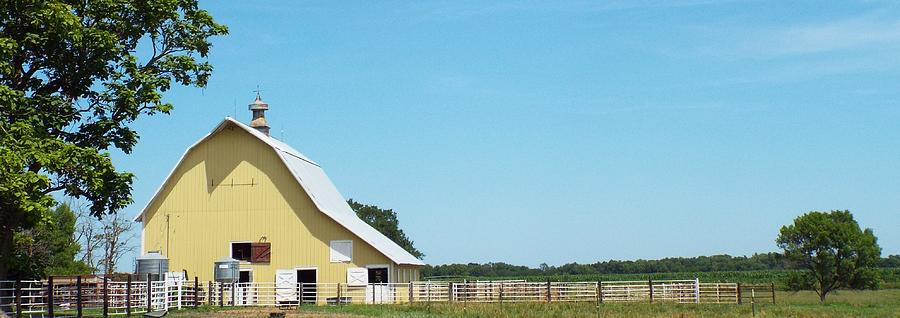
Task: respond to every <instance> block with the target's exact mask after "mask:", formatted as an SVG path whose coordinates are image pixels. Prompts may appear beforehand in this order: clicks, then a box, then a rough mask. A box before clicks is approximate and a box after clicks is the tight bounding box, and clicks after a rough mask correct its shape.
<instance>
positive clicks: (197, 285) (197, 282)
mask: <svg viewBox="0 0 900 318" xmlns="http://www.w3.org/2000/svg"><path fill="white" fill-rule="evenodd" d="M199 304H200V279H199V278H197V276H194V309H197V306H198V305H199Z"/></svg>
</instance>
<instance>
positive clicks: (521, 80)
mask: <svg viewBox="0 0 900 318" xmlns="http://www.w3.org/2000/svg"><path fill="white" fill-rule="evenodd" d="M202 7H205V8H206V9H208V10H210V11H211V12H212V14H213V15H214V16H215V17H216V18H217V19H218V20H219V21H220V22H222V23H225V24H227V25H228V26H229V28H230V31H231V34H230V35H229V36H227V37H223V38H218V39H216V40H215V42H214V43H215V47H214V48H213V50H212V54H211V56H210V58H209V60H210V61H211V62H212V63H213V64H214V65H215V67H216V70H215V74H214V75H213V77H212V79H211V80H210V82H209V86H208V87H207V88H205V89H202V90H201V89H195V88H176V89H173V90H172V91H170V92H169V93H168V94H167V95H166V98H167V100H168V101H171V102H173V103H174V104H175V106H176V107H175V110H174V111H173V113H172V114H171V115H169V116H155V117H150V118H145V119H141V120H140V121H139V122H137V123H136V127H137V128H138V129H139V131H140V132H141V142H140V143H139V144H138V145H137V147H136V148H135V150H134V152H133V153H132V154H130V155H122V154H119V153H116V154H114V160H115V162H116V164H117V165H118V166H119V167H120V168H122V169H124V170H127V171H132V172H134V173H135V174H136V175H137V180H136V182H135V184H134V199H135V203H134V204H133V205H131V206H130V207H129V208H127V209H126V211H125V213H128V214H129V215H134V214H136V213H138V210H139V209H140V208H141V207H142V206H143V205H144V204H145V203H146V202H147V200H149V198H150V196H151V195H152V193H153V191H154V190H155V189H156V188H157V187H158V186H159V184H160V183H161V182H162V181H163V178H164V177H165V176H166V174H167V173H168V172H169V170H170V169H171V168H172V166H173V165H174V164H175V162H176V161H177V160H178V158H179V157H180V156H181V154H182V153H183V152H184V150H185V149H186V148H187V147H188V146H189V145H190V144H192V143H193V142H195V141H196V140H197V139H199V138H200V137H202V136H203V135H204V134H206V133H207V132H208V131H209V130H210V129H212V128H213V127H214V126H215V125H216V124H217V123H218V122H219V121H220V120H221V119H222V118H223V117H224V116H236V118H238V119H240V120H243V121H245V122H247V121H249V117H250V113H249V112H248V111H247V109H246V105H247V104H248V103H249V102H251V101H252V100H253V97H254V96H253V93H252V92H251V91H252V90H254V89H255V87H256V85H260V87H261V88H262V90H263V94H262V95H263V98H264V100H265V101H266V102H268V103H269V104H270V107H271V110H270V111H269V112H268V116H267V117H268V119H269V123H270V124H271V125H272V127H273V128H272V132H273V135H274V136H276V137H279V138H281V139H283V140H286V141H287V142H288V143H290V144H292V145H293V146H294V147H295V148H297V149H299V150H300V151H302V152H304V153H305V154H306V155H308V156H309V157H311V158H313V159H314V160H316V161H317V162H319V163H320V164H321V165H322V166H323V167H324V168H325V170H326V172H328V173H329V175H330V177H331V178H332V180H333V181H334V183H335V184H336V185H337V187H338V189H339V190H341V192H342V193H343V194H344V196H345V197H348V198H354V199H356V200H359V201H361V202H366V203H370V204H376V205H379V206H381V207H387V208H393V209H394V210H395V211H397V212H398V213H399V216H400V221H401V225H402V227H403V229H404V230H405V231H406V232H407V234H408V235H409V236H410V237H411V238H412V239H413V240H415V242H416V246H417V247H419V248H420V249H421V250H423V251H424V252H425V253H426V254H427V257H426V258H425V260H426V262H428V263H432V264H441V263H448V262H488V261H504V262H509V263H515V264H524V265H530V266H536V265H538V264H540V263H542V262H546V263H548V264H554V265H556V264H563V263H567V262H594V261H599V260H608V259H638V258H644V259H652V258H661V257H669V256H696V255H709V254H722V253H727V254H732V255H746V254H752V253H754V252H768V251H775V250H777V247H776V246H775V243H774V240H775V237H776V236H777V233H778V229H779V228H780V227H781V226H782V225H784V224H788V223H790V222H791V221H792V220H793V218H795V217H796V216H798V215H800V214H802V213H804V212H806V211H810V210H830V209H850V210H851V211H852V212H853V213H854V214H855V215H856V217H857V219H858V221H859V222H860V223H861V224H862V225H863V226H865V227H871V228H873V229H874V230H875V233H876V235H877V236H878V237H879V242H880V244H881V246H882V248H883V250H884V254H890V253H893V254H897V253H900V232H898V231H896V229H898V228H900V195H898V193H900V181H898V180H900V138H898V137H900V107H898V104H897V101H898V97H900V10H898V9H900V5H898V4H894V3H890V2H878V1H862V2H844V3H830V2H819V1H809V2H782V1H771V2H767V1H748V2H743V1H681V2H672V1H621V2H577V1H576V2H567V3H563V2H560V3H550V4H548V3H544V2H541V1H533V2H531V1H523V2H492V3H488V2H484V1H472V2H460V1H447V2H409V3H406V2H371V3H363V2H359V3H336V2H325V3H299V2H293V1H284V2H274V1H265V2H263V1H226V2H211V1H207V2H203V3H202ZM136 243H139V240H137V241H136ZM126 259H128V260H127V261H123V263H125V264H120V269H124V270H130V269H131V266H132V265H131V257H127V258H126Z"/></svg>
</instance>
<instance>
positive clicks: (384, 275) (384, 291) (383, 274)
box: [366, 267, 394, 304]
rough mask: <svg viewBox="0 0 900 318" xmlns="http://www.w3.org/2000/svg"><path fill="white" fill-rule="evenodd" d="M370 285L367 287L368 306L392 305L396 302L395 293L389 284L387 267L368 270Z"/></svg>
mask: <svg viewBox="0 0 900 318" xmlns="http://www.w3.org/2000/svg"><path fill="white" fill-rule="evenodd" d="M367 276H368V279H369V285H368V286H367V287H366V303H367V304H390V303H393V302H394V293H393V289H392V288H391V286H390V284H388V282H389V280H388V269H387V267H375V268H367Z"/></svg>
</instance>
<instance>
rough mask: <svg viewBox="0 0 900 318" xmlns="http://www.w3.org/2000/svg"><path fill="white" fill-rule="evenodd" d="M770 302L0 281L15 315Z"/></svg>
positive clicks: (467, 286)
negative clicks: (258, 308)
mask: <svg viewBox="0 0 900 318" xmlns="http://www.w3.org/2000/svg"><path fill="white" fill-rule="evenodd" d="M750 299H752V301H755V302H762V301H765V302H774V301H775V293H774V285H772V284H766V285H762V284H755V285H741V284H736V283H701V282H700V281H699V279H694V280H658V281H652V280H651V281H609V282H607V281H604V282H529V281H524V280H517V281H471V282H470V281H466V282H438V281H419V282H410V283H389V284H360V285H348V284H346V283H318V284H308V283H298V284H275V283H274V282H253V283H234V284H229V283H219V282H200V281H198V280H197V279H196V278H195V279H194V280H193V281H191V280H185V281H171V280H169V281H150V280H145V281H131V280H127V281H110V280H108V279H102V278H84V279H83V278H81V277H78V278H64V277H53V278H49V279H47V280H42V281H0V311H2V312H4V313H6V314H7V315H9V316H12V317H32V316H42V317H43V316H49V317H90V316H93V317H97V316H102V317H106V316H114V315H132V314H141V313H145V312H148V311H158V310H172V309H182V308H196V307H198V306H278V307H281V306H298V305H304V304H311V305H341V304H408V303H431V302H435V303H440V302H443V303H452V302H460V303H469V302H471V303H504V302H509V303H515V302H596V303H598V304H599V303H606V302H609V303H613V302H649V303H728V304H740V303H742V302H748V303H749V302H750V301H751V300H750Z"/></svg>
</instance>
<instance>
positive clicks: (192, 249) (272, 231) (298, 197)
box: [143, 126, 418, 283]
mask: <svg viewBox="0 0 900 318" xmlns="http://www.w3.org/2000/svg"><path fill="white" fill-rule="evenodd" d="M146 213H147V214H146V215H144V220H145V222H144V229H143V231H144V232H143V235H144V247H143V249H144V250H143V252H147V251H151V250H158V251H161V252H162V253H163V254H164V255H166V256H168V257H169V269H170V270H172V271H179V270H182V269H185V270H187V271H188V275H189V276H192V277H193V276H198V277H199V278H200V279H201V280H212V279H213V262H214V261H215V260H217V259H220V258H223V257H227V256H229V255H230V252H231V250H230V244H229V243H230V242H232V241H249V242H258V241H261V240H265V241H266V242H269V243H271V249H272V253H271V260H270V262H269V263H268V264H249V263H247V264H242V265H241V268H250V269H252V271H253V280H254V281H259V282H271V281H274V279H275V270H276V269H290V268H297V267H316V268H318V280H319V282H329V283H337V282H346V271H347V268H350V267H365V266H366V265H374V264H388V265H391V268H392V274H391V280H392V281H396V279H397V278H398V277H397V276H396V275H395V274H394V273H396V271H394V269H397V268H399V266H395V265H394V264H392V262H391V261H390V260H389V259H388V258H387V257H385V256H384V255H383V254H381V253H380V252H379V251H377V250H376V249H375V248H373V247H372V246H370V245H368V244H367V243H365V242H364V241H363V240H361V239H360V238H359V237H357V236H356V235H354V234H353V233H351V232H350V231H348V230H347V229H345V228H344V227H342V226H341V225H339V224H338V223H336V222H334V221H333V220H332V219H331V218H329V217H328V216H327V215H325V214H323V213H321V212H319V211H318V210H317V209H316V207H315V204H314V203H313V202H312V201H311V200H310V198H309V196H307V194H306V193H305V192H304V191H303V189H302V187H301V186H300V185H299V184H297V182H296V180H295V179H294V178H293V176H292V175H291V173H290V171H289V170H288V169H287V168H286V167H285V166H284V164H283V163H282V162H281V160H280V159H279V158H278V156H277V155H276V153H275V151H274V150H273V149H272V148H271V147H269V146H268V145H266V144H265V143H263V142H262V141H260V140H258V139H257V138H256V137H253V136H252V135H250V134H249V133H247V132H246V131H244V130H243V129H241V128H239V127H233V126H228V127H226V128H225V129H223V130H221V131H220V132H218V133H216V134H215V135H214V136H212V137H211V138H209V139H207V140H206V141H204V142H202V143H201V144H199V145H197V147H195V148H194V149H193V150H192V151H190V152H189V153H188V154H187V155H186V157H185V158H184V160H183V162H182V164H180V165H179V167H177V168H176V170H175V172H174V173H173V175H172V177H171V178H170V179H169V180H168V182H167V183H166V184H165V185H164V186H163V189H162V190H161V191H160V193H159V197H158V198H157V199H156V200H155V201H154V202H153V203H152V204H151V205H150V206H149V208H148V209H147V211H146ZM167 218H168V225H167V222H166V219H167ZM167 228H168V229H167ZM167 233H168V248H167V244H166V239H167ZM332 240H352V241H353V260H352V262H351V263H331V262H330V249H329V242H330V241H332ZM404 268H412V269H413V270H414V271H416V275H418V267H416V266H412V267H404ZM406 281H408V279H407V280H406Z"/></svg>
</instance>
